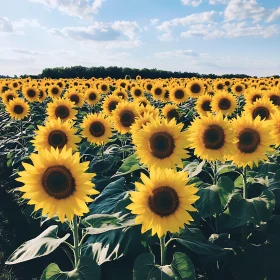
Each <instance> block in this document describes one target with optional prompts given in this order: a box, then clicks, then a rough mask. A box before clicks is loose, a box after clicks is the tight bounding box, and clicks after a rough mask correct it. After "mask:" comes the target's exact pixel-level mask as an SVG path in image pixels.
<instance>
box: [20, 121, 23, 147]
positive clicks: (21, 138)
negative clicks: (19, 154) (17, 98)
mask: <svg viewBox="0 0 280 280" xmlns="http://www.w3.org/2000/svg"><path fill="white" fill-rule="evenodd" d="M22 134H23V128H22V120H20V142H21V146H22V147H23V135H22Z"/></svg>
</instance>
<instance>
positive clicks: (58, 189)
mask: <svg viewBox="0 0 280 280" xmlns="http://www.w3.org/2000/svg"><path fill="white" fill-rule="evenodd" d="M279 96H280V87H279V80H278V79H275V78H265V79H264V78H263V79H261V78H244V79H237V78H233V79H222V78H219V79H215V80H212V79H203V78H187V79H185V78H184V79H183V78H182V79H181V78H179V79H175V78H170V79H155V80H152V79H142V78H141V77H140V76H137V77H136V79H132V78H131V77H130V76H126V77H125V79H112V78H110V77H107V78H105V79H96V78H91V79H58V80H55V79H47V78H44V79H37V80H32V79H31V78H26V79H2V80H1V81H0V99H1V101H0V118H1V122H0V129H1V134H0V155H1V157H3V158H4V159H5V161H6V162H5V164H6V165H7V166H8V167H10V168H12V169H13V173H12V176H10V177H7V178H5V180H7V181H9V182H10V183H11V185H14V184H12V183H15V182H17V184H16V188H14V189H12V192H13V193H14V194H16V195H15V196H13V197H14V198H15V199H16V201H17V203H18V205H19V207H21V209H22V213H24V214H25V215H26V217H27V220H28V219H38V220H40V223H39V224H40V226H41V228H37V229H36V232H40V234H39V235H38V236H33V238H32V239H31V240H25V241H24V242H23V244H13V250H14V252H13V253H12V254H11V255H10V257H8V258H7V259H6V262H5V264H6V266H7V267H8V266H9V265H15V264H17V266H21V265H22V266H23V267H24V263H25V262H27V261H30V263H35V261H37V264H38V266H40V268H41V275H40V277H41V278H40V279H41V280H49V279H50V280H54V279H76V280H78V279H83V280H90V279H108V280H109V279H135V280H142V279H145V280H152V279H161V280H162V279H166V280H168V279H176V280H192V279H244V280H245V279H257V280H258V279H260V280H263V279H278V278H277V276H278V275H279V268H278V263H277V259H278V258H279V249H280V247H279V246H280V243H279V237H280V166H279V156H280V153H279V145H280V140H279V139H280V138H279V133H280V127H279V121H280V113H279V108H280V97H279ZM6 191H7V192H8V195H9V194H10V189H9V190H6ZM0 203H1V202H0ZM4 214H5V213H4ZM8 222H10V221H8ZM27 226H28V225H27ZM6 228H7V227H5V232H6V231H7V229H6ZM0 232H1V226H0ZM34 232H35V231H34ZM18 234H20V233H18ZM1 240H2V239H1ZM1 242H2V241H0V250H1V248H5V247H4V246H3V245H2V244H1ZM5 242H6V241H5ZM59 249H61V251H62V250H63V252H64V253H65V258H56V256H57V255H56V252H59ZM4 253H5V252H4ZM4 255H5V254H4ZM43 257H44V258H46V259H47V258H48V260H50V263H49V264H48V265H46V264H45V262H44V261H43V259H44V258H43ZM35 259H36V260H35ZM41 260H42V261H41ZM13 267H14V266H12V269H13ZM14 273H16V270H15V272H14ZM0 275H1V274H0ZM30 275H31V274H28V272H27V275H26V277H27V278H21V279H28V280H29V279H30ZM20 277H25V276H22V275H20Z"/></svg>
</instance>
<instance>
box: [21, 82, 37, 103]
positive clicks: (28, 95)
mask: <svg viewBox="0 0 280 280" xmlns="http://www.w3.org/2000/svg"><path fill="white" fill-rule="evenodd" d="M22 94H23V96H24V97H25V99H26V100H27V101H30V102H34V101H38V98H39V90H38V89H37V88H36V87H33V86H27V87H24V88H23V89H22Z"/></svg>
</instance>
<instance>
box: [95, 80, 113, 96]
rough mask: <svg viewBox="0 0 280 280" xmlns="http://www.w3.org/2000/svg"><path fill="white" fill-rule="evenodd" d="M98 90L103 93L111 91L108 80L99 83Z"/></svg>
mask: <svg viewBox="0 0 280 280" xmlns="http://www.w3.org/2000/svg"><path fill="white" fill-rule="evenodd" d="M98 90H99V91H100V93H101V94H107V93H108V92H109V91H110V87H109V85H108V84H107V83H106V82H102V83H100V84H99V86H98Z"/></svg>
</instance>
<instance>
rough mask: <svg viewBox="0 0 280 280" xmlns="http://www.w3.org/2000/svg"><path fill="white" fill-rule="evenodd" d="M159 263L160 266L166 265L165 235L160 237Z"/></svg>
mask: <svg viewBox="0 0 280 280" xmlns="http://www.w3.org/2000/svg"><path fill="white" fill-rule="evenodd" d="M159 240H160V261H161V266H163V265H166V246H165V234H164V235H163V236H162V237H160V239H159Z"/></svg>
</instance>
